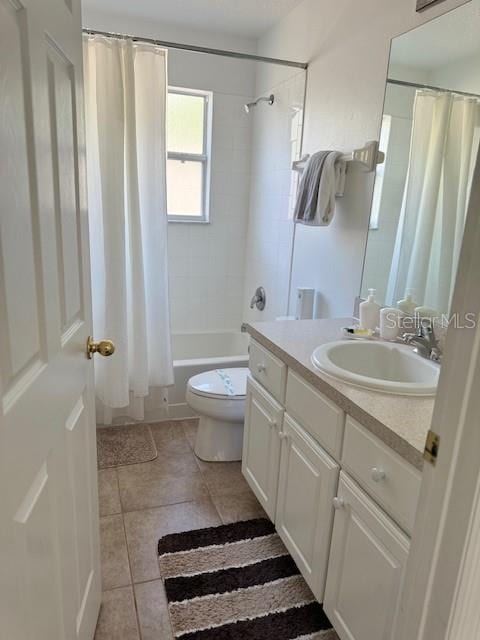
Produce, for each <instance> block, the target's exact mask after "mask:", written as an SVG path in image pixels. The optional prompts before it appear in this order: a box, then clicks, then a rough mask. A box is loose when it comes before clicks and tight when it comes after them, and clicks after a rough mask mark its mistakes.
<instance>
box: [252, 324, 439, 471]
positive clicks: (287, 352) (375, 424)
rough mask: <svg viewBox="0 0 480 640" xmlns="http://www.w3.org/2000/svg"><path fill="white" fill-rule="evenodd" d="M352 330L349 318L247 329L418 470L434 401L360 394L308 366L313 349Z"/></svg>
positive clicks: (258, 326) (421, 462)
mask: <svg viewBox="0 0 480 640" xmlns="http://www.w3.org/2000/svg"><path fill="white" fill-rule="evenodd" d="M351 324H352V318H338V319H335V320H283V321H278V322H254V323H247V324H246V329H247V331H248V333H249V334H250V335H251V336H252V338H253V339H254V340H256V341H257V342H259V343H260V344H261V345H263V346H264V347H266V348H267V349H269V350H270V351H271V352H272V353H274V354H275V355H276V356H277V357H278V358H280V360H282V361H283V362H285V364H286V365H287V366H288V367H290V368H291V369H293V370H294V371H296V372H297V373H299V374H300V375H301V376H303V377H304V378H305V379H306V380H307V381H308V382H309V383H310V384H311V385H313V386H314V387H315V388H316V389H318V390H319V391H321V392H322V393H323V394H325V395H326V396H327V397H328V398H330V399H331V400H332V401H333V402H335V403H336V404H337V405H338V406H339V407H341V408H342V409H343V410H344V411H345V412H346V413H348V414H349V415H350V416H351V417H352V418H354V419H355V420H357V421H358V422H359V423H360V424H361V425H363V426H364V427H365V428H366V429H368V430H369V431H370V432H372V433H373V434H374V435H376V436H377V437H378V438H380V440H382V441H383V442H384V443H385V444H386V445H387V446H389V447H390V448H391V449H393V450H394V451H396V452H397V453H398V454H399V455H400V456H402V457H403V458H404V459H405V460H407V461H408V462H409V463H410V464H412V465H414V466H415V467H416V468H417V469H420V470H421V469H422V468H423V457H422V456H423V450H424V446H425V440H426V437H427V432H428V430H429V428H430V423H431V420H432V413H433V405H434V400H435V399H434V398H433V397H423V396H397V395H392V394H387V393H381V392H377V391H370V390H368V389H361V388H359V387H355V386H353V385H350V384H347V383H345V382H342V381H341V380H337V379H336V378H332V377H330V376H328V375H327V374H325V373H322V372H321V371H319V370H318V369H316V368H315V367H314V366H313V364H312V362H311V359H310V358H311V355H312V352H313V351H314V349H315V348H316V347H318V346H320V345H321V344H324V343H325V342H331V341H332V340H339V339H341V337H342V335H341V328H342V327H345V326H350V325H351Z"/></svg>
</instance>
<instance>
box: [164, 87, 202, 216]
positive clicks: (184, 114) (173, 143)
mask: <svg viewBox="0 0 480 640" xmlns="http://www.w3.org/2000/svg"><path fill="white" fill-rule="evenodd" d="M211 122H212V94H211V93H210V92H206V91H195V90H193V89H178V88H175V87H170V88H169V90H168V109H167V143H168V161H167V208H168V220H169V221H171V222H208V209H209V190H210V148H211V135H212V134H211V130H212V126H211Z"/></svg>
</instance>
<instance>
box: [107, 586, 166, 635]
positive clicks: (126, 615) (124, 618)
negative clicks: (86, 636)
mask: <svg viewBox="0 0 480 640" xmlns="http://www.w3.org/2000/svg"><path fill="white" fill-rule="evenodd" d="M160 637H161V636H159V638H160ZM139 639H140V636H139V634H138V627H137V616H136V613H135V601H134V598H133V589H132V587H123V588H121V589H114V590H113V591H105V592H104V593H103V594H102V608H101V610H100V617H99V619H98V624H97V630H96V632H95V640H139Z"/></svg>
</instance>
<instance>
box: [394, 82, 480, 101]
mask: <svg viewBox="0 0 480 640" xmlns="http://www.w3.org/2000/svg"><path fill="white" fill-rule="evenodd" d="M387 82H388V83H390V84H398V85H399V86H401V87H414V88H415V89H430V90H431V91H443V93H458V95H460V96H468V97H469V98H480V95H479V94H478V93H467V92H466V91H456V90H455V89H442V87H433V86H431V85H429V84H417V83H416V82H406V81H405V80H394V79H393V78H387Z"/></svg>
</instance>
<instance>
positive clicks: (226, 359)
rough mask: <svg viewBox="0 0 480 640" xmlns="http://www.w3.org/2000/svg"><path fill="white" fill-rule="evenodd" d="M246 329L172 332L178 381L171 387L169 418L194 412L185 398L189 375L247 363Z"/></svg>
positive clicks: (241, 365)
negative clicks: (240, 330) (213, 331)
mask: <svg viewBox="0 0 480 640" xmlns="http://www.w3.org/2000/svg"><path fill="white" fill-rule="evenodd" d="M248 339H249V337H248V334H247V333H234V332H225V333H220V332H218V333H183V334H174V335H172V351H173V370H174V375H175V384H174V386H173V387H170V388H169V390H168V413H169V417H170V418H188V417H192V416H193V415H194V414H193V412H192V410H191V409H190V407H189V406H188V405H187V403H186V402H185V392H186V389H187V382H188V380H189V378H191V377H192V376H194V375H196V374H197V373H202V371H210V370H212V369H225V368H228V367H246V366H247V365H248Z"/></svg>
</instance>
